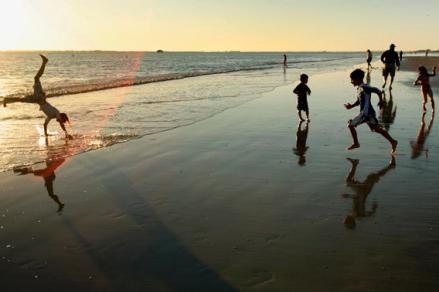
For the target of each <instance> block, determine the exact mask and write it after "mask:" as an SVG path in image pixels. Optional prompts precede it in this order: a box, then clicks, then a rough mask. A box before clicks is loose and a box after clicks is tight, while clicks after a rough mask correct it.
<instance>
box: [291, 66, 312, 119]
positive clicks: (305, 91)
mask: <svg viewBox="0 0 439 292" xmlns="http://www.w3.org/2000/svg"><path fill="white" fill-rule="evenodd" d="M307 83H308V75H306V74H302V75H300V84H299V85H297V86H296V88H295V89H294V91H293V92H294V94H297V114H298V115H299V119H300V120H301V121H304V120H305V119H303V118H302V111H304V112H305V113H306V120H307V121H308V122H309V121H310V120H309V109H308V99H307V96H308V95H311V89H309V87H308V85H306V84H307Z"/></svg>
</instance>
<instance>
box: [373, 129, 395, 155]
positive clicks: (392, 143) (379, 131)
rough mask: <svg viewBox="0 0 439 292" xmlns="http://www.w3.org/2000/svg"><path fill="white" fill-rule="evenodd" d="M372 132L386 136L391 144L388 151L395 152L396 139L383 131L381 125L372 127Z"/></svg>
mask: <svg viewBox="0 0 439 292" xmlns="http://www.w3.org/2000/svg"><path fill="white" fill-rule="evenodd" d="M374 132H376V133H378V134H381V135H382V136H383V137H384V138H386V140H387V141H389V143H390V145H391V146H392V151H391V152H390V153H392V154H393V153H395V152H396V146H397V145H398V141H396V140H395V139H393V138H392V137H391V136H390V134H389V133H388V132H387V131H385V130H384V129H383V128H381V127H377V128H375V129H374Z"/></svg>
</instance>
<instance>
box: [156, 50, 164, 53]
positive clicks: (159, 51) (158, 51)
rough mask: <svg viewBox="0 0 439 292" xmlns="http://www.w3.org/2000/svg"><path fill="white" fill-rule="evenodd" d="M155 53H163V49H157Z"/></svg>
mask: <svg viewBox="0 0 439 292" xmlns="http://www.w3.org/2000/svg"><path fill="white" fill-rule="evenodd" d="M156 53H164V52H163V50H157V51H156Z"/></svg>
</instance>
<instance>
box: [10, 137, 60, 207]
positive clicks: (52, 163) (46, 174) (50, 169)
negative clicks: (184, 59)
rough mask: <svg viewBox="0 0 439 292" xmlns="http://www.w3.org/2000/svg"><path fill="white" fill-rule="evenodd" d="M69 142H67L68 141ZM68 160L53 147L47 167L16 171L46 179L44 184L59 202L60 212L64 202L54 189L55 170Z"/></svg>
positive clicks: (16, 170)
mask: <svg viewBox="0 0 439 292" xmlns="http://www.w3.org/2000/svg"><path fill="white" fill-rule="evenodd" d="M48 142H49V141H48V139H47V138H46V145H47V146H48ZM66 144H67V142H66ZM65 161H66V159H65V158H63V157H59V156H58V157H57V156H56V155H55V154H53V153H51V149H49V151H48V157H47V159H46V167H45V168H40V169H33V168H32V167H24V168H15V169H14V172H15V173H19V174H20V175H25V174H30V173H33V175H35V176H39V177H42V178H43V179H44V186H45V187H46V190H47V194H48V195H49V197H50V198H51V199H52V200H53V201H54V202H55V203H57V204H58V211H57V212H58V213H59V214H61V211H62V210H63V208H64V204H63V203H62V202H61V201H60V200H59V197H58V196H57V195H56V194H55V192H54V189H53V182H54V181H55V179H56V175H55V170H56V169H57V168H59V167H60V166H61V165H62V164H63V163H64V162H65Z"/></svg>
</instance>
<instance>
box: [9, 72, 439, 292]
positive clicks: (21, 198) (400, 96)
mask: <svg viewBox="0 0 439 292" xmlns="http://www.w3.org/2000/svg"><path fill="white" fill-rule="evenodd" d="M348 76H349V71H346V72H333V73H328V74H322V75H318V76H310V81H309V86H310V88H311V90H312V91H313V94H312V96H311V97H310V99H309V103H310V112H311V123H310V124H309V125H308V128H307V129H306V128H305V125H304V124H302V125H301V126H302V127H301V129H299V130H298V125H299V123H298V122H297V115H296V111H295V107H296V103H295V97H293V96H292V89H293V88H294V87H293V86H292V85H291V86H288V87H282V88H278V89H276V90H275V91H273V92H270V93H269V94H265V95H264V96H262V97H261V98H259V99H256V100H254V101H252V102H248V103H246V104H244V105H241V106H239V107H236V108H234V109H230V110H227V111H225V112H223V113H221V114H218V115H216V116H214V117H212V118H210V119H208V120H204V121H201V122H198V123H196V124H193V125H190V126H187V127H182V128H178V129H175V130H172V131H169V132H164V133H159V134H155V135H150V136H146V137H144V138H142V139H139V140H135V141H131V142H129V143H125V144H119V145H115V146H113V147H111V148H106V149H101V150H98V151H94V152H89V153H84V154H81V155H78V156H75V157H73V158H71V159H69V160H68V161H65V162H61V161H58V162H57V164H56V165H55V166H56V169H54V168H55V167H51V166H50V164H51V163H48V164H49V165H46V164H41V165H38V166H35V167H34V168H33V170H35V169H40V170H41V171H40V172H38V171H37V174H38V173H41V172H42V171H46V172H47V174H48V175H49V176H48V177H50V179H46V180H44V179H43V178H42V177H41V176H38V175H34V173H35V172H34V173H29V174H27V175H18V173H15V174H14V173H12V172H8V173H2V174H0V193H1V200H0V275H1V276H0V278H1V284H0V285H1V289H2V291H17V290H30V289H33V290H43V289H45V290H51V289H52V290H54V289H56V290H59V289H63V290H66V291H73V290H75V291H77V289H79V288H81V289H85V290H94V291H96V290H106V291H121V290H123V291H238V290H243V291H438V289H439V279H438V278H437V274H438V272H439V256H438V255H439V232H438V230H439V213H438V212H437V210H438V208H439V197H438V195H437V189H438V187H439V182H438V180H437V177H438V174H439V169H438V166H437V165H438V162H439V136H438V135H437V131H436V128H435V127H434V120H431V115H430V113H429V112H428V113H427V115H426V116H424V117H423V116H422V115H421V112H420V109H421V99H420V97H419V88H417V87H411V86H406V85H405V84H406V83H407V82H408V81H410V80H414V79H413V78H415V77H416V74H415V73H414V72H400V73H399V74H398V77H397V82H396V83H395V85H394V90H393V92H392V100H391V101H390V100H389V99H390V96H389V93H387V95H386V98H387V100H388V108H386V109H385V111H384V116H383V117H382V120H383V121H385V122H386V127H387V128H388V129H389V130H390V133H391V135H392V136H394V137H395V138H396V139H398V141H399V146H398V150H397V155H396V156H395V160H394V161H392V159H391V156H390V154H389V152H390V146H389V145H388V143H387V142H386V141H385V140H384V139H383V138H381V137H379V136H378V135H376V134H373V133H370V131H369V130H368V127H367V126H362V127H360V128H359V131H358V133H359V139H360V143H361V148H359V149H357V150H354V151H352V152H348V151H346V150H345V147H346V146H349V145H350V142H351V140H350V135H349V133H348V130H347V129H346V121H347V120H348V119H349V118H352V117H353V116H355V115H357V113H358V109H356V108H355V109H352V110H351V111H348V110H346V109H344V107H343V103H345V102H348V101H353V100H354V96H355V89H354V88H353V87H352V86H351V84H350V81H349V78H348ZM280 78H282V76H280ZM371 80H372V85H375V86H380V85H381V83H382V80H381V77H380V70H378V69H377V70H374V71H373V72H372V75H371ZM435 93H436V92H435ZM375 100H376V99H375ZM390 105H391V108H389V106H390ZM395 108H396V112H395ZM423 119H424V123H422V120H423ZM296 139H299V140H300V141H296ZM304 139H306V141H303V140H304ZM48 153H50V151H48ZM347 158H350V159H351V160H348V159H347ZM28 172H29V171H28ZM53 174H55V175H56V178H54V177H53ZM45 184H46V185H45ZM47 186H49V187H47ZM50 187H53V190H54V194H56V195H57V196H58V198H59V201H60V202H62V203H63V204H65V207H64V208H63V210H62V211H61V212H57V210H58V208H59V205H58V203H57V202H56V201H55V200H54V197H53V195H52V197H50V196H48V193H50V191H49V189H50ZM347 216H351V217H352V218H353V219H354V220H355V227H353V226H346V225H345V224H344V223H343V222H344V220H345V218H346V217H347ZM349 227H351V228H349Z"/></svg>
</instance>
